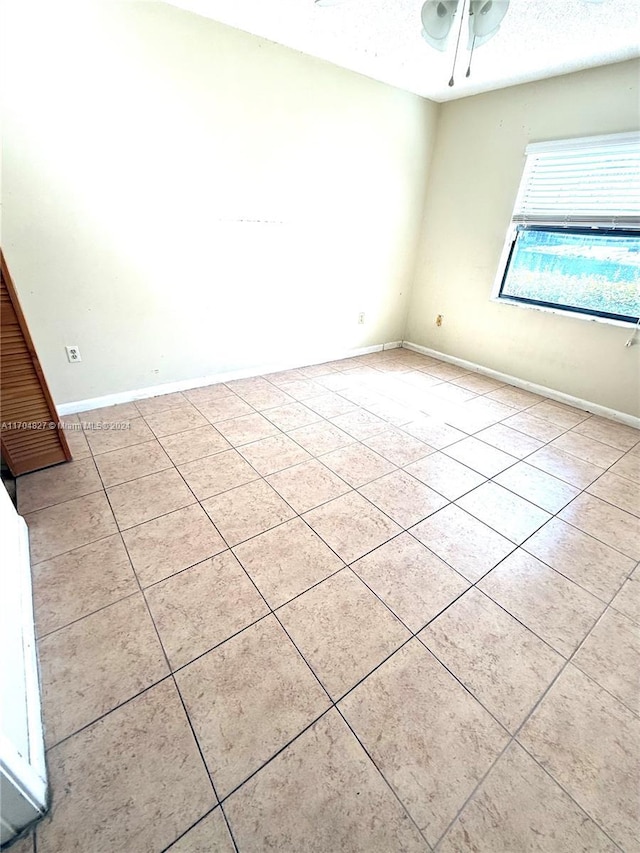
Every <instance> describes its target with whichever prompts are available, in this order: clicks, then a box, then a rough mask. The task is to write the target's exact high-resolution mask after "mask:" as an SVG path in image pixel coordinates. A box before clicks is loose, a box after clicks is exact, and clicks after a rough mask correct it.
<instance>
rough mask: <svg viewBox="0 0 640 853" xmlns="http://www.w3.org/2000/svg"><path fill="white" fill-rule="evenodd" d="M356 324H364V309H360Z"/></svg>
mask: <svg viewBox="0 0 640 853" xmlns="http://www.w3.org/2000/svg"><path fill="white" fill-rule="evenodd" d="M358 325H359V326H364V311H361V312H360V313H359V314H358Z"/></svg>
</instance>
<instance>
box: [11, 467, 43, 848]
mask: <svg viewBox="0 0 640 853" xmlns="http://www.w3.org/2000/svg"><path fill="white" fill-rule="evenodd" d="M0 531H1V534H0V535H1V538H0V713H1V716H0V803H1V810H0V843H2V844H4V843H5V842H6V841H8V840H9V839H11V838H13V837H14V835H17V833H18V832H19V831H20V830H21V829H22V828H23V827H25V826H27V824H29V823H31V822H32V821H33V820H35V819H36V818H37V817H38V816H39V815H41V814H43V813H44V811H45V808H46V800H47V774H46V767H45V760H44V738H43V731H42V719H41V715H40V691H39V685H38V666H37V661H36V643H35V630H34V622H33V599H32V596H31V568H30V565H29V539H28V534H27V526H26V524H25V523H24V520H23V519H22V518H21V516H19V515H18V513H17V512H16V510H15V508H14V506H13V504H12V502H11V499H10V498H9V495H8V494H7V490H6V489H5V488H4V485H2V484H0Z"/></svg>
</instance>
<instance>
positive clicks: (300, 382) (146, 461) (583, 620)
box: [17, 349, 640, 853]
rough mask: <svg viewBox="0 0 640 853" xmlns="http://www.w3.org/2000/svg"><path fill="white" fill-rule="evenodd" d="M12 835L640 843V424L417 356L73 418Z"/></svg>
mask: <svg viewBox="0 0 640 853" xmlns="http://www.w3.org/2000/svg"><path fill="white" fill-rule="evenodd" d="M66 421H67V422H68V423H69V425H71V426H72V425H76V426H78V425H79V424H80V422H81V421H83V422H85V423H102V424H106V425H115V424H118V423H121V422H124V423H125V424H127V425H128V427H129V428H127V429H115V428H114V429H101V430H98V429H91V428H89V427H86V428H85V429H77V430H75V431H72V432H70V433H69V435H70V441H71V443H72V446H73V450H74V461H73V462H71V463H69V464H66V465H64V466H60V467H56V468H52V469H48V470H46V471H42V472H38V473H34V474H31V475H27V476H25V477H22V478H20V480H19V483H18V501H19V509H20V511H21V512H22V513H24V515H25V517H26V520H27V523H28V525H29V529H30V537H31V549H32V559H33V578H34V597H35V611H36V622H37V630H38V636H39V640H38V642H39V655H40V666H41V676H42V687H43V698H44V719H45V729H46V744H47V749H48V752H47V755H48V765H49V772H50V777H51V785H52V806H51V811H50V814H49V815H48V817H46V818H45V820H43V821H42V822H41V824H40V825H39V826H38V827H37V831H36V834H35V842H34V839H33V837H32V836H30V837H29V838H27V839H23V840H22V841H20V842H19V846H18V848H17V849H18V850H19V853H27V851H28V853H34V850H35V851H37V853H72V851H79V853H102V851H104V852H105V853H116V851H117V853H145V851H149V853H151V851H161V850H168V849H170V850H172V851H173V853H205V851H222V853H226V851H233V850H234V849H235V850H238V851H240V853H245V851H247V853H248V851H257V853H261V851H276V853H283V851H291V853H308V851H312V853H313V851H318V852H320V851H322V853H338V851H341V852H342V851H364V853H378V851H379V853H396V851H397V852H398V853H400V851H427V850H430V849H437V850H439V851H443V853H444V851H446V853H453V852H454V851H486V853H499V851H504V853H521V851H547V853H577V851H585V853H586V851H595V850H598V851H604V850H607V851H620V850H623V851H628V853H632V851H640V825H639V812H640V801H639V793H638V792H639V791H640V719H639V716H638V714H639V712H640V702H639V697H640V690H639V687H640V685H639V683H638V673H639V672H640V569H639V568H638V560H639V559H640V499H639V495H640V443H639V442H640V433H639V432H637V431H635V430H633V429H631V428H629V427H626V426H622V425H620V424H617V423H613V422H610V421H607V420H604V419H602V418H599V417H593V416H591V415H589V414H588V413H586V412H583V411H579V410H576V409H572V408H570V407H568V406H564V405H561V404H559V403H556V402H553V401H550V400H544V399H542V398H540V397H539V396H537V395H535V394H531V393H529V392H527V391H523V390H521V389H518V388H513V387H510V386H507V385H502V384H501V383H499V382H497V381H495V380H493V379H488V378H486V377H483V376H478V375H476V374H473V373H468V372H466V371H465V370H463V369H461V368H458V367H455V366H452V365H450V364H444V363H442V362H439V361H437V360H435V359H432V358H428V357H424V356H421V355H417V354H415V353H412V352H409V351H407V350H400V349H397V350H390V351H386V352H381V353H375V354H371V355H367V356H362V357H358V358H352V359H347V360H344V361H340V362H334V363H330V364H325V365H314V366H312V367H304V368H301V369H299V370H289V371H285V372H283V373H280V374H272V375H269V376H264V377H260V378H252V379H244V380H240V381H235V382H230V383H228V384H227V385H222V384H220V385H216V386H212V387H208V388H198V389H194V390H193V391H186V392H184V393H183V394H170V395H167V396H164V397H155V398H152V399H148V400H142V401H140V402H138V403H135V404H133V403H128V404H126V405H122V406H114V407H111V408H109V409H104V410H101V411H94V412H88V413H85V414H84V415H81V416H79V417H78V416H72V417H69V418H66Z"/></svg>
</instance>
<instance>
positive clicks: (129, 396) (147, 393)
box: [56, 341, 402, 415]
mask: <svg viewBox="0 0 640 853" xmlns="http://www.w3.org/2000/svg"><path fill="white" fill-rule="evenodd" d="M401 346H402V341H391V342H390V343H387V344H374V345H373V346H369V347H357V348H355V349H350V350H346V351H345V350H342V351H340V352H336V351H335V350H332V351H331V352H325V353H320V354H319V355H317V356H314V357H311V356H309V355H306V356H301V357H299V358H297V359H296V358H291V359H287V360H286V361H280V362H275V363H273V362H272V363H266V364H260V365H256V366H255V367H246V368H243V369H242V370H231V371H227V372H226V373H212V374H211V375H209V376H198V377H195V378H193V379H181V380H179V381H178V382H165V383H164V384H162V385H151V386H149V387H148V388H136V389H134V390H132V391H120V392H118V393H117V394H106V395H105V396H103V397H91V398H89V399H88V400H75V401H74V402H72V403H56V408H57V410H58V414H59V415H74V414H75V413H76V412H90V411H92V410H93V409H102V408H103V407H104V406H116V405H117V404H119V403H131V402H133V401H134V400H145V399H147V398H148V397H158V396H160V395H161V394H173V393H174V392H176V391H190V390H191V389H192V388H201V387H203V386H204V385H215V384H216V383H218V382H231V380H232V379H248V378H250V377H252V376H262V375H263V374H265V373H277V372H278V371H280V370H293V369H295V368H296V367H307V366H309V365H311V364H322V363H323V362H325V361H337V360H339V359H342V358H351V357H353V356H357V355H367V354H368V353H371V352H381V351H382V350H387V349H395V348H396V347H401Z"/></svg>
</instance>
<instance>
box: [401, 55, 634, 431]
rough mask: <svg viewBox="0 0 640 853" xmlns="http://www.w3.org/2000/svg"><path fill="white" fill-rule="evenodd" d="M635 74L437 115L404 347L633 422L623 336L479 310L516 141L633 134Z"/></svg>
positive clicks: (516, 170) (630, 70)
mask: <svg viewBox="0 0 640 853" xmlns="http://www.w3.org/2000/svg"><path fill="white" fill-rule="evenodd" d="M639 69H640V65H639V64H638V63H637V62H626V63H621V64H618V65H611V66H607V67H603V68H596V69H593V70H590V71H584V72H580V73H577V74H571V75H567V76H566V77H557V78H554V79H550V80H543V81H541V82H538V83H528V84H525V85H522V86H514V87H512V88H509V89H502V90H500V91H497V92H491V93H488V94H485V95H476V96H474V97H470V98H465V99H461V100H459V101H454V102H451V103H448V104H444V105H442V107H441V112H440V117H439V124H438V134H437V139H436V146H435V150H434V155H433V160H432V165H431V170H430V180H429V183H428V186H427V203H426V210H425V222H424V228H423V240H422V245H421V248H420V253H419V260H418V264H417V270H416V276H415V282H414V289H413V293H412V298H411V302H410V307H409V314H408V321H407V328H406V332H405V339H406V340H408V341H412V342H414V343H417V344H421V345H423V346H427V347H431V348H433V349H436V350H440V351H441V352H444V353H448V354H450V355H454V356H457V357H459V358H463V359H467V360H469V361H473V362H476V363H478V364H481V365H484V366H485V367H489V368H492V369H494V370H499V371H502V372H504V373H508V374H510V375H513V376H517V377H520V378H522V379H526V380H529V381H531V382H535V383H537V384H540V385H544V386H546V387H548V388H553V389H556V390H558V391H562V392H564V393H566V394H571V395H573V396H575V397H579V398H582V399H585V400H588V401H591V402H595V403H599V404H600V405H604V406H607V407H610V408H613V409H617V410H619V411H623V412H627V413H631V414H635V415H638V414H640V384H639V383H640V357H639V356H640V345H638V346H634V347H631V348H628V349H625V347H624V343H625V341H626V340H627V339H628V338H629V330H628V328H626V329H625V328H620V327H617V326H613V325H607V324H603V323H595V322H591V321H586V320H582V319H575V318H568V317H566V316H561V315H557V314H550V313H545V312H541V311H535V310H531V309H527V308H523V307H515V306H511V305H505V304H497V303H495V302H491V301H490V300H489V297H490V295H491V292H492V288H493V283H494V277H495V274H496V269H497V266H498V261H499V258H500V253H501V251H502V247H503V243H504V239H505V234H506V231H507V226H508V223H509V220H510V217H511V212H512V210H513V204H514V201H515V195H516V191H517V188H518V184H519V181H520V177H521V174H522V168H523V165H524V149H525V147H526V145H527V143H528V142H530V141H540V140H548V139H562V138H564V137H577V136H591V135H595V134H601V133H615V132H618V131H628V130H634V129H636V128H637V127H638V124H639V104H640V101H639V96H638V78H639ZM437 314H443V315H444V322H443V325H442V326H441V327H440V328H438V327H437V326H436V325H435V318H436V315H437Z"/></svg>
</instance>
